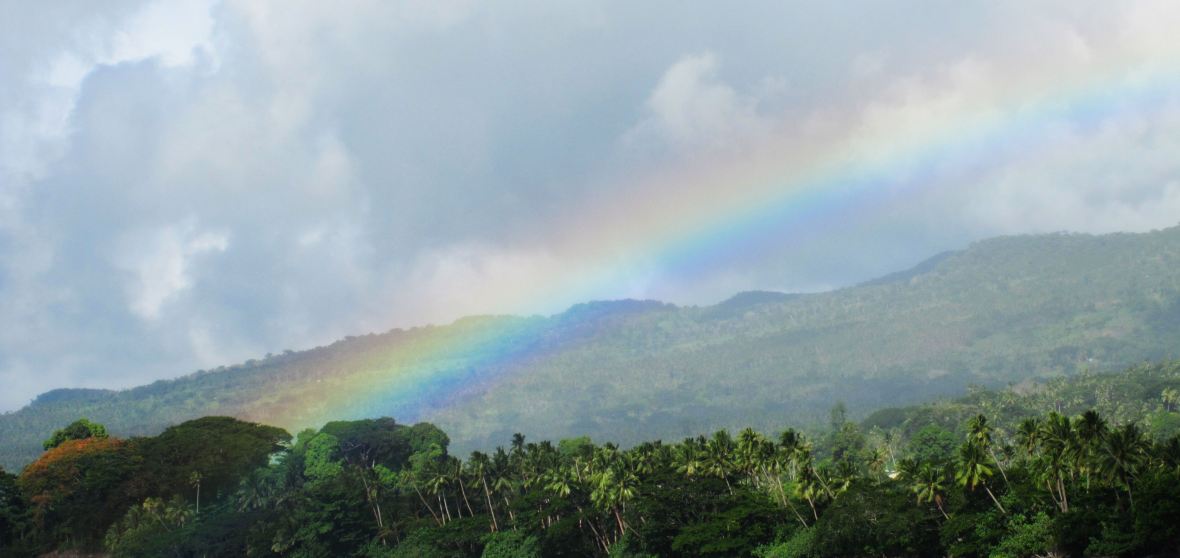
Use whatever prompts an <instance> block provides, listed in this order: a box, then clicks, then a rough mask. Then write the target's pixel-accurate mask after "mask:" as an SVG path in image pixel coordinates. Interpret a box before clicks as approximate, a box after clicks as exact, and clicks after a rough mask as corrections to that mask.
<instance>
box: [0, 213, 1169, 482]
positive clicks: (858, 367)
mask: <svg viewBox="0 0 1180 558" xmlns="http://www.w3.org/2000/svg"><path fill="white" fill-rule="evenodd" d="M1177 338H1180V228H1172V229H1167V230H1163V231H1157V232H1153V233H1147V234H1116V235H1106V236H1088V235H1065V234H1060V235H1043V236H1028V237H1012V238H1001V239H995V240H990V241H986V242H982V243H979V244H976V245H973V246H972V247H970V248H968V249H966V250H964V251H961V252H955V253H949V254H945V255H943V256H940V257H938V258H935V259H932V260H931V261H929V262H927V263H926V264H923V265H920V266H918V267H916V268H914V269H913V270H910V271H909V272H906V273H902V274H896V275H893V276H889V277H885V278H882V279H881V280H878V281H874V282H871V283H867V284H864V285H859V286H855V287H850V288H846V289H840V290H836V291H833V292H828V293H821V294H813V295H782V294H774V293H745V294H743V295H739V296H737V297H734V298H733V299H731V300H729V301H726V302H723V303H721V304H718V305H715V306H709V307H703V308H698V307H679V308H678V307H674V306H671V305H667V304H660V303H655V302H637V301H622V302H612V303H591V304H584V305H578V306H575V307H574V308H571V309H570V310H569V311H567V312H565V313H563V314H560V315H557V316H553V317H549V318H540V317H533V318H515V317H486V318H470V319H464V320H460V321H459V322H456V323H455V324H452V325H449V326H445V327H425V328H415V329H410V330H394V331H390V332H388V333H384V334H380V335H366V336H360V337H353V338H349V339H345V340H343V341H340V342H338V343H335V344H333V345H331V346H328V347H320V348H317V349H313V350H309V351H304V352H286V353H283V354H279V355H270V356H268V357H267V358H263V359H259V360H256V361H249V362H246V363H244V364H241V365H238V366H231V367H228V368H222V369H218V370H213V371H203V372H198V373H196V374H193V375H190V376H186V377H184V378H180V379H177V380H174V381H162V382H157V383H154V384H152V385H148V386H143V387H139V388H135V389H131V390H127V391H120V392H108V391H100V390H59V391H55V392H50V393H47V394H44V395H42V396H41V397H39V398H38V399H37V400H36V401H35V402H34V403H33V404H32V405H30V406H28V407H26V408H24V409H21V410H19V411H17V412H13V413H9V414H4V415H0V441H2V442H3V443H0V464H3V465H4V466H5V467H8V468H9V469H10V470H16V469H19V468H20V467H22V466H24V465H25V464H27V463H29V462H30V461H32V460H33V459H35V458H36V456H37V455H38V454H39V453H40V452H41V451H42V442H43V440H45V438H46V437H48V436H49V435H50V433H51V432H52V431H53V430H54V429H55V428H59V427H61V425H63V424H67V423H69V422H71V421H73V420H75V419H76V418H77V417H78V416H87V417H90V418H91V419H94V420H95V421H97V422H101V423H103V424H105V425H106V426H107V427H108V428H109V430H110V433H111V434H112V435H117V436H122V437H127V436H144V435H154V434H157V433H159V432H160V431H162V430H163V429H164V428H165V427H167V426H169V425H173V424H178V423H181V422H183V421H185V420H190V419H193V418H197V417H200V416H205V415H227V416H235V417H238V418H241V419H244V420H250V421H256V422H263V423H268V424H279V426H282V427H284V428H287V429H289V430H292V431H296V430H299V429H302V428H304V427H306V426H312V425H318V424H319V422H320V420H321V419H320V418H319V417H321V416H335V417H337V418H359V417H363V416H382V415H390V416H397V417H402V418H403V419H407V420H414V421H417V420H429V421H430V422H432V423H434V424H437V425H439V426H440V427H441V428H443V429H445V430H446V431H447V432H448V433H449V434H450V436H451V438H452V441H453V444H454V447H455V448H456V449H459V450H462V451H463V452H464V453H466V452H467V451H470V450H473V449H481V448H482V449H486V448H489V447H493V446H494V445H495V444H496V443H501V442H502V440H505V439H507V438H508V437H509V436H510V435H511V434H512V433H513V432H516V431H521V432H524V433H526V434H528V435H529V436H531V437H536V438H542V437H545V438H553V439H560V438H569V437H574V436H580V435H589V436H592V437H593V438H594V439H597V440H610V441H613V442H615V443H619V444H627V445H630V444H636V443H639V442H641V441H643V440H647V439H654V438H663V439H678V438H681V437H684V436H691V435H694V434H695V433H697V432H701V431H707V430H712V429H715V428H729V429H738V428H741V427H743V426H746V425H749V426H752V427H754V428H757V429H761V430H765V431H771V430H773V429H776V428H779V427H781V425H782V424H784V423H792V424H796V425H799V426H803V427H815V426H820V425H819V424H816V421H815V419H814V417H820V416H823V413H824V411H825V410H826V407H827V405H828V402H830V401H833V400H836V399H841V400H843V401H845V403H847V405H848V412H849V414H850V415H851V416H853V417H857V418H860V417H864V416H867V415H868V414H869V413H871V412H873V411H875V410H878V409H880V408H882V407H889V406H896V405H907V404H913V403H920V402H923V401H929V400H932V399H937V398H939V397H945V396H949V395H954V394H958V393H962V391H963V390H964V389H965V388H966V387H967V386H968V385H971V384H979V385H983V386H987V387H992V388H994V387H1000V386H1004V385H1006V384H1008V383H1015V384H1019V383H1021V382H1023V381H1025V380H1028V379H1030V378H1031V379H1038V380H1043V379H1047V378H1052V377H1059V376H1065V375H1072V374H1078V373H1083V372H1086V371H1093V372H1107V371H1114V370H1118V369H1122V368H1124V367H1126V366H1129V365H1132V364H1135V363H1137V362H1142V361H1144V360H1161V359H1166V358H1172V357H1175V356H1177V355H1176V354H1175V351H1176V345H1175V340H1176V339H1177ZM458 339H462V340H463V342H462V343H453V342H452V341H453V340H458ZM429 344H435V345H441V346H448V347H461V348H462V350H448V351H445V353H444V354H437V355H435V356H434V357H432V358H423V359H420V360H415V359H416V358H417V356H418V355H422V354H424V353H423V351H421V350H418V349H419V348H421V347H423V346H426V345H429ZM425 354H430V353H429V352H427V353H425ZM391 368H409V369H412V370H411V371H410V372H408V373H407V374H406V375H407V376H415V375H418V374H419V373H421V374H429V375H438V376H440V377H447V378H452V379H453V381H451V382H449V383H448V382H440V383H437V385H436V384H431V388H432V389H428V390H426V391H424V392H422V393H418V394H416V396H415V397H414V398H413V399H406V400H396V399H383V400H380V401H378V402H376V403H375V404H373V405H371V406H368V407H365V406H361V405H358V406H354V407H352V408H350V412H354V413H355V414H352V415H350V416H337V415H335V414H334V410H333V409H332V408H330V407H328V406H326V403H325V402H326V401H331V400H333V399H334V398H336V397H338V396H336V395H334V394H335V393H337V392H339V391H341V390H344V391H345V392H347V393H356V388H357V386H380V385H382V382H383V381H384V380H385V379H386V378H387V375H385V374H384V373H385V371H387V370H389V369H391ZM722 372H723V373H722ZM375 389H376V388H375ZM347 390H352V391H347ZM1156 395H1157V396H1158V394H1156ZM1172 405H1173V406H1175V405H1176V403H1174V402H1173V403H1172ZM1044 408H1052V407H1044ZM292 409H294V410H297V412H294V413H290V412H287V411H289V410H292ZM301 413H302V414H301ZM992 415H994V414H989V416H992ZM278 417H282V421H281V422H277V423H276V422H275V421H276V420H277V418H278ZM996 420H998V419H996Z"/></svg>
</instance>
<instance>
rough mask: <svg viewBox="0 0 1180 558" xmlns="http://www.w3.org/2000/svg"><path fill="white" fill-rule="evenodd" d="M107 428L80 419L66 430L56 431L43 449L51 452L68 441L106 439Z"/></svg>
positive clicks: (46, 441)
mask: <svg viewBox="0 0 1180 558" xmlns="http://www.w3.org/2000/svg"><path fill="white" fill-rule="evenodd" d="M106 437H108V436H107V428H106V427H105V426H103V425H101V424H97V423H93V422H90V421H89V420H88V419H85V418H80V419H78V420H76V421H74V422H72V423H70V424H69V425H68V426H66V427H65V428H61V429H58V430H54V431H53V434H52V435H50V436H49V439H47V440H45V442H44V443H43V444H41V445H42V447H43V448H45V449H47V450H50V449H53V448H56V447H57V446H60V445H61V443H62V442H65V441H66V440H85V439H86V438H106Z"/></svg>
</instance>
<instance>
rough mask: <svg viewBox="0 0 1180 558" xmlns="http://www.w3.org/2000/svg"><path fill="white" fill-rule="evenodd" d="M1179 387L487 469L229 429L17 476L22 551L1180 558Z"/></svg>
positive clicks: (371, 423) (501, 453) (389, 440)
mask: <svg viewBox="0 0 1180 558" xmlns="http://www.w3.org/2000/svg"><path fill="white" fill-rule="evenodd" d="M1135 385H1139V386H1141V387H1140V388H1138V389H1137V388H1135V387H1134V386H1135ZM1177 389H1180V363H1165V364H1160V365H1153V366H1140V367H1135V368H1132V369H1130V370H1127V371H1125V372H1121V373H1117V374H1107V375H1098V374H1094V375H1087V376H1085V377H1083V378H1079V379H1078V380H1077V381H1076V382H1068V381H1060V380H1059V381H1054V382H1050V383H1048V384H1045V385H1040V386H1036V387H1035V388H1034V387H1031V386H1026V387H1025V388H1023V389H1022V390H1014V389H1010V390H1005V391H1001V392H993V391H986V390H975V391H974V392H973V393H971V394H970V395H968V396H967V397H965V398H963V399H960V400H957V401H953V402H946V403H938V404H931V405H925V406H920V407H911V408H903V409H893V410H890V411H882V412H879V413H876V414H875V415H874V416H873V417H870V418H869V419H868V420H866V421H864V422H862V423H859V424H858V423H855V422H851V421H849V419H848V416H847V415H848V413H847V410H846V408H845V406H844V405H841V404H837V405H836V406H834V407H833V408H832V410H831V413H830V420H829V423H828V425H827V426H826V427H824V428H822V429H819V430H816V431H813V432H811V433H805V432H801V431H798V430H794V429H787V430H785V431H781V432H778V433H775V434H773V435H768V434H763V433H760V432H758V431H755V430H753V429H750V428H746V429H743V430H741V431H739V432H737V433H736V434H731V433H730V432H728V431H726V430H719V431H717V432H715V433H714V434H712V435H711V436H697V437H691V438H686V439H684V440H683V441H681V442H679V443H671V444H669V443H663V442H660V441H654V442H645V443H641V444H637V445H635V446H633V447H630V448H628V449H623V448H620V447H618V446H616V445H614V444H611V443H604V444H595V443H593V442H592V441H591V440H590V439H589V438H586V437H582V438H572V439H566V440H562V441H560V442H559V443H557V444H553V443H550V442H548V441H542V442H537V443H534V442H532V441H529V440H528V439H526V437H525V436H523V435H520V434H516V435H513V436H511V438H510V439H509V440H508V442H509V443H508V445H507V447H497V448H496V449H495V450H494V451H491V452H487V453H485V452H480V451H476V452H472V453H471V454H470V456H469V457H468V458H467V459H465V460H460V459H458V458H456V457H454V456H452V455H451V454H450V453H449V452H448V448H449V444H450V440H449V439H448V437H447V435H446V434H445V433H444V432H443V431H442V430H440V429H438V428H436V427H434V426H433V425H430V424H426V423H420V424H416V425H413V426H408V425H402V424H398V423H396V422H395V421H394V420H392V419H389V418H381V419H366V420H357V421H338V422H331V423H328V424H326V425H324V426H323V427H322V428H320V429H319V430H306V431H303V432H300V433H299V435H298V436H297V437H295V438H294V439H292V438H291V437H290V436H289V435H287V434H286V433H285V432H283V431H281V430H279V429H277V428H273V427H267V426H261V425H256V424H251V423H246V422H242V421H238V420H235V419H230V418H225V417H207V418H203V419H198V420H195V421H191V422H187V423H184V424H181V425H178V426H176V427H173V428H170V429H168V430H166V431H165V432H163V433H162V434H161V435H159V436H155V437H150V438H131V439H127V440H121V439H117V438H110V437H108V438H98V437H90V438H84V439H70V440H66V441H63V442H62V443H60V444H58V445H57V446H56V447H53V448H51V449H49V450H47V451H46V452H45V453H44V454H42V455H41V456H40V457H39V458H38V459H37V460H36V461H34V462H33V463H31V464H30V465H28V466H27V467H25V469H24V470H23V471H22V472H21V473H20V475H19V476H15V477H14V476H13V475H10V474H7V473H3V472H0V536H2V537H3V538H0V555H12V556H32V555H36V554H38V553H41V552H46V551H50V550H54V549H57V550H67V549H78V550H100V549H101V550H104V551H106V552H108V553H110V555H112V556H241V555H250V556H270V555H274V556H349V555H352V556H370V557H393V556H428V557H429V556H438V557H442V556H446V557H452V556H453V557H467V556H470V557H480V556H485V557H492V556H496V557H499V556H513V557H520V556H633V557H637V556H742V555H753V556H762V557H827V556H869V555H872V556H947V555H949V556H1050V555H1058V556H1066V555H1068V556H1140V555H1146V554H1153V553H1173V552H1176V551H1177V550H1180V482H1178V481H1180V436H1178V435H1177V434H1176V433H1175V432H1173V431H1171V430H1169V429H1168V428H1167V427H1162V428H1161V427H1159V426H1158V425H1159V424H1169V421H1170V420H1172V419H1175V418H1176V415H1180V413H1178V412H1177V410H1176V405H1175V401H1174V394H1175V390H1177ZM1090 390H1093V392H1094V397H1095V398H1096V399H1094V400H1092V401H1091V400H1088V399H1087V398H1086V396H1085V395H1084V394H1085V393H1087V392H1089V391H1090ZM1073 395H1076V396H1078V397H1079V398H1080V399H1074V398H1072V396H1073ZM1045 402H1052V404H1050V405H1046V406H1045V407H1044V408H1042V409H1037V410H1035V411H1030V408H1031V406H1033V405H1040V404H1043V403H1045ZM1091 405H1093V406H1094V407H1100V408H1101V409H1103V410H1097V409H1096V408H1092V407H1090V406H1091ZM983 408H995V409H998V410H999V412H1000V414H992V415H989V414H984V413H981V412H978V411H979V410H980V409H983ZM1079 409H1080V410H1079ZM885 419H888V420H885ZM951 422H953V424H951ZM886 423H887V424H886ZM95 426H97V425H95Z"/></svg>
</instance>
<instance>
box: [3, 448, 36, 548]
mask: <svg viewBox="0 0 1180 558" xmlns="http://www.w3.org/2000/svg"><path fill="white" fill-rule="evenodd" d="M30 519H31V518H30V517H29V504H28V502H26V501H25V499H24V496H23V495H22V494H21V493H20V489H19V488H18V487H17V484H16V476H15V475H11V474H9V473H8V472H7V471H5V470H4V469H3V468H2V467H0V556H3V555H4V552H5V550H11V552H12V554H13V555H19V554H21V553H22V552H18V551H23V550H24V549H23V548H22V547H23V546H24V544H25V538H26V536H27V535H28V534H29V531H30V528H31V525H30V524H29V522H30Z"/></svg>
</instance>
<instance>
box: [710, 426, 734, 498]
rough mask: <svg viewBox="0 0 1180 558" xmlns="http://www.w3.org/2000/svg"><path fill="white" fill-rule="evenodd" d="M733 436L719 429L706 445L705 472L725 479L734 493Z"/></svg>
mask: <svg viewBox="0 0 1180 558" xmlns="http://www.w3.org/2000/svg"><path fill="white" fill-rule="evenodd" d="M732 453H733V438H730V436H729V432H726V431H724V430H718V431H717V432H715V433H714V434H713V438H712V439H710V440H709V442H708V443H707V444H706V445H705V458H704V465H705V467H704V468H705V472H706V473H707V474H709V475H711V476H714V477H717V478H719V479H721V480H723V481H725V486H726V488H728V489H729V493H730V494H733V485H731V484H730V483H729V475H730V472H731V471H732V470H733V458H732Z"/></svg>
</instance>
